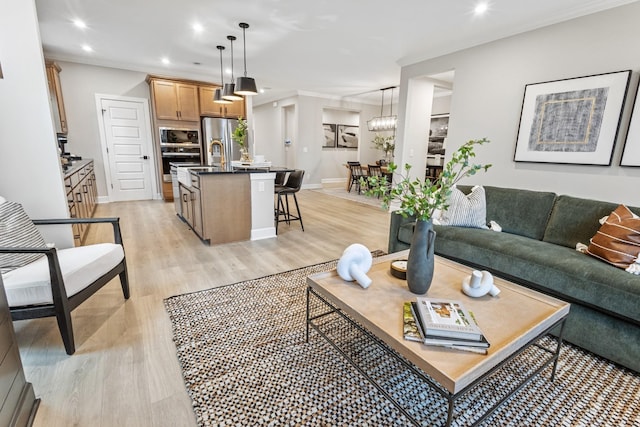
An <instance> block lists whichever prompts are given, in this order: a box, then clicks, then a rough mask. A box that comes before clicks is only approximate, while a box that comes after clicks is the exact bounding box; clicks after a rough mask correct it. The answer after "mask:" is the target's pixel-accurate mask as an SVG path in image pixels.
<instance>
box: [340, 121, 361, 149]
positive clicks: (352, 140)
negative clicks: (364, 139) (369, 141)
mask: <svg viewBox="0 0 640 427" xmlns="http://www.w3.org/2000/svg"><path fill="white" fill-rule="evenodd" d="M359 140H360V127H359V126H349V125H338V138H337V141H338V143H337V146H338V148H352V149H356V148H358V141H359Z"/></svg>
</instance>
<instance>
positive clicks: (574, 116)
mask: <svg viewBox="0 0 640 427" xmlns="http://www.w3.org/2000/svg"><path fill="white" fill-rule="evenodd" d="M630 76H631V71H630V70H625V71H617V72H613V73H605V74H598V75H593V76H586V77H575V78H571V79H565V80H556V81H551V82H545V83H534V84H528V85H526V86H525V89H524V100H523V102H522V112H521V115H520V126H519V128H518V139H517V141H516V149H515V154H514V160H515V161H516V162H536V163H565V164H581V165H610V164H611V156H612V155H613V147H614V145H615V141H616V137H617V135H618V130H619V128H620V120H621V118H622V107H623V106H624V100H625V97H626V94H627V89H628V87H629V78H630Z"/></svg>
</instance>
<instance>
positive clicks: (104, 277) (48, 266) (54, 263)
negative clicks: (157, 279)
mask: <svg viewBox="0 0 640 427" xmlns="http://www.w3.org/2000/svg"><path fill="white" fill-rule="evenodd" d="M74 223H111V224H112V226H113V235H114V242H113V243H97V244H93V245H86V246H78V247H73V248H67V249H56V248H55V247H50V246H48V245H47V244H46V243H45V241H44V239H43V238H42V235H41V234H40V232H39V231H38V229H37V227H36V225H39V226H40V225H47V224H74ZM0 272H1V273H2V280H3V281H4V285H5V291H6V294H7V300H8V302H9V307H10V310H11V317H12V319H13V320H22V319H33V318H39V317H49V316H55V317H56V319H57V321H58V327H59V328H60V334H61V335H62V341H63V342H64V347H65V350H66V352H67V354H73V353H74V352H75V343H74V339H73V328H72V325H71V311H73V310H74V309H75V308H76V307H78V306H79V305H80V304H81V303H82V302H84V301H85V300H86V299H87V298H89V297H90V296H91V295H93V294H94V293H95V292H96V291H98V290H99V289H100V288H102V287H103V286H104V285H105V284H107V283H108V282H110V281H111V279H113V278H115V276H118V275H119V276H120V284H121V286H122V293H123V294H124V297H125V299H128V298H129V282H128V278H127V264H126V258H125V254H124V246H123V245H122V236H121V233H120V224H119V218H86V219H80V218H78V219H76V218H65V219H43V220H31V219H30V218H29V217H28V216H27V214H26V213H25V212H24V210H23V208H22V206H21V205H20V204H19V203H15V202H11V201H5V200H4V199H2V198H1V197H0Z"/></svg>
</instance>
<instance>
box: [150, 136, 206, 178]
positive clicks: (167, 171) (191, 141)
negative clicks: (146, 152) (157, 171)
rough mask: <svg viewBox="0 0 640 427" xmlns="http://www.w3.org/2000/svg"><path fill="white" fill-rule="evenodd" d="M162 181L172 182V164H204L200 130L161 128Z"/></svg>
mask: <svg viewBox="0 0 640 427" xmlns="http://www.w3.org/2000/svg"><path fill="white" fill-rule="evenodd" d="M159 132H160V152H161V156H162V180H163V181H164V182H171V164H172V163H173V164H178V163H185V164H189V165H193V164H198V165H199V164H202V148H201V147H202V146H201V140H200V130H199V129H182V128H173V127H160V128H159Z"/></svg>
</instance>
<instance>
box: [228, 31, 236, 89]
mask: <svg viewBox="0 0 640 427" xmlns="http://www.w3.org/2000/svg"><path fill="white" fill-rule="evenodd" d="M227 39H229V41H230V42H231V81H232V82H233V41H234V40H235V39H236V36H227Z"/></svg>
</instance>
